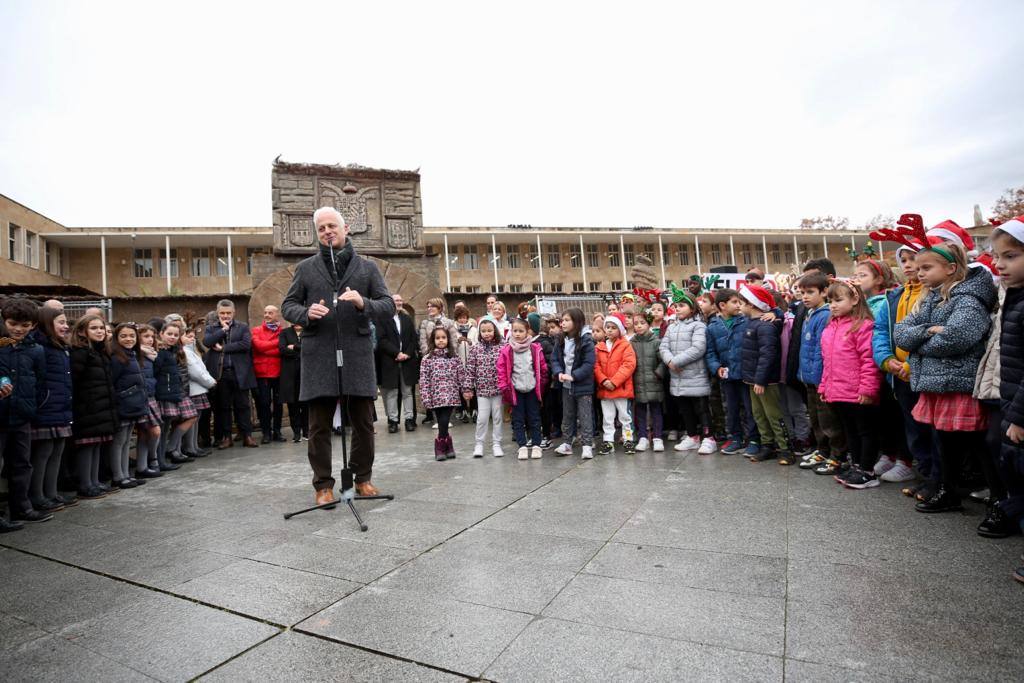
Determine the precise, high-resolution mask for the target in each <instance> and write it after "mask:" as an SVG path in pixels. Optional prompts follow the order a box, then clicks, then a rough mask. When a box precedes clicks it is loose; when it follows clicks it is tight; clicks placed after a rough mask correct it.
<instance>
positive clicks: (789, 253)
mask: <svg viewBox="0 0 1024 683" xmlns="http://www.w3.org/2000/svg"><path fill="white" fill-rule="evenodd" d="M783 253H784V254H785V259H786V263H796V257H795V256H793V245H792V244H787V245H786V247H785V251H784V252H783Z"/></svg>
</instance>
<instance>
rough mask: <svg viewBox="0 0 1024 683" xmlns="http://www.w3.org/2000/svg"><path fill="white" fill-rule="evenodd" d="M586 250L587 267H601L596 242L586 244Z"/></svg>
mask: <svg viewBox="0 0 1024 683" xmlns="http://www.w3.org/2000/svg"><path fill="white" fill-rule="evenodd" d="M586 250H587V268H600V267H601V255H600V254H599V253H598V250H597V245H596V244H588V245H586Z"/></svg>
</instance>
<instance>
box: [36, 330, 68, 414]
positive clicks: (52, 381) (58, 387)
mask: <svg viewBox="0 0 1024 683" xmlns="http://www.w3.org/2000/svg"><path fill="white" fill-rule="evenodd" d="M32 339H34V340H35V342H36V343H37V344H39V346H40V347H42V349H43V355H44V357H45V358H46V390H45V392H44V394H43V400H42V402H41V403H40V404H39V408H38V409H37V410H36V415H35V417H34V418H33V420H32V426H33V427H61V426H66V425H69V424H71V420H72V412H71V354H70V352H69V351H68V350H67V348H65V347H62V346H57V345H56V344H54V343H53V341H52V340H51V339H50V338H49V337H47V336H46V335H45V334H43V333H42V332H40V331H39V330H32Z"/></svg>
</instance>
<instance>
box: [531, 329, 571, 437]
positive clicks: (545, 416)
mask: <svg viewBox="0 0 1024 683" xmlns="http://www.w3.org/2000/svg"><path fill="white" fill-rule="evenodd" d="M526 319H527V321H528V322H529V323H530V329H531V330H532V329H533V326H534V324H535V323H536V325H537V330H536V331H535V332H534V336H533V341H535V342H537V343H538V344H540V348H541V350H543V351H544V362H545V363H547V365H548V370H549V371H550V370H551V357H552V355H553V354H554V353H555V344H557V343H559V342H560V341H561V339H560V338H559V334H558V332H559V329H558V322H557V321H556V320H555V319H554V318H550V317H549V318H542V317H541V316H540V315H538V314H537V313H530V314H529V315H528V316H526ZM548 375H549V376H548V382H547V386H545V387H544V403H543V405H541V407H540V433H541V441H540V447H541V450H544V451H546V450H548V449H549V448H551V439H552V437H553V436H560V435H561V429H560V427H561V424H562V401H561V399H562V391H561V388H560V387H558V385H557V382H555V378H554V377H553V376H551V374H550V372H549V373H548Z"/></svg>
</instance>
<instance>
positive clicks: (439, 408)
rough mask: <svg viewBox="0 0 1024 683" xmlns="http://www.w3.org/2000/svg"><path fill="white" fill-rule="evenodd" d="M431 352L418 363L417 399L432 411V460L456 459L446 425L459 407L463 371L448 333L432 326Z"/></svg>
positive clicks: (441, 328) (463, 381) (463, 384)
mask: <svg viewBox="0 0 1024 683" xmlns="http://www.w3.org/2000/svg"><path fill="white" fill-rule="evenodd" d="M428 342H429V344H430V352H429V353H427V354H426V355H425V356H424V357H423V361H422V362H421V364H420V398H421V399H422V401H423V407H424V408H426V409H427V410H432V411H433V413H434V423H435V424H436V425H437V436H436V437H435V438H434V459H435V460H450V459H452V458H454V457H455V446H453V445H452V437H451V434H449V433H448V425H449V423H450V422H451V418H452V410H454V409H455V408H456V407H458V406H459V405H461V404H460V401H459V387H463V386H465V385H466V377H465V375H466V369H465V367H464V366H463V365H462V361H460V360H459V357H458V356H457V355H455V351H454V349H453V348H452V345H451V342H452V340H451V339H450V338H449V336H448V330H447V329H445V328H444V327H442V326H438V327H435V328H434V329H433V331H432V332H431V333H430V336H429V337H428Z"/></svg>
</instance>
